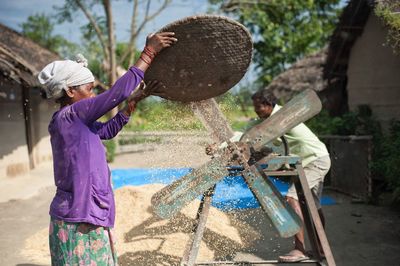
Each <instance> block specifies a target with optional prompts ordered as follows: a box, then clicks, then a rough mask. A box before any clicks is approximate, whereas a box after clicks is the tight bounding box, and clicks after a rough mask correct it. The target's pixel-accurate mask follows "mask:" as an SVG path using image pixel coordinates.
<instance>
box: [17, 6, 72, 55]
mask: <svg viewBox="0 0 400 266" xmlns="http://www.w3.org/2000/svg"><path fill="white" fill-rule="evenodd" d="M20 26H21V28H22V32H21V33H22V34H23V35H25V36H26V37H28V38H30V39H31V40H33V41H34V42H36V43H38V44H40V45H42V46H43V47H45V48H47V49H49V50H50V51H53V52H55V53H58V54H60V55H61V56H66V55H69V54H71V53H73V52H74V51H75V50H76V49H77V45H75V44H73V43H71V42H68V41H67V40H66V39H65V38H64V37H62V36H61V35H55V34H54V33H53V31H54V22H53V21H52V20H51V18H50V17H49V16H46V15H45V14H35V15H32V16H29V17H28V19H27V21H26V22H24V23H22V24H21V25H20Z"/></svg>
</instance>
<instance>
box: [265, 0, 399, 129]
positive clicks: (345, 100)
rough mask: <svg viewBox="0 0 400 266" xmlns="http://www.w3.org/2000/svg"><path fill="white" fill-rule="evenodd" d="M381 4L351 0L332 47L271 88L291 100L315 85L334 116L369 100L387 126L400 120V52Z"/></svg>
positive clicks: (294, 68) (284, 75)
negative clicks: (392, 43) (380, 12)
mask: <svg viewBox="0 0 400 266" xmlns="http://www.w3.org/2000/svg"><path fill="white" fill-rule="evenodd" d="M390 2H393V1H385V3H386V4H388V5H390ZM376 4H378V2H376V1H368V0H351V1H349V2H348V3H347V5H346V7H345V8H344V9H343V12H342V14H341V16H340V18H339V22H338V25H337V27H336V29H335V31H334V33H333V35H332V37H331V38H330V41H329V44H328V47H327V48H326V49H323V50H322V51H320V52H318V53H316V54H313V55H310V56H308V57H306V58H303V59H301V60H300V61H298V62H297V63H295V64H293V65H292V66H291V67H290V68H289V69H288V70H287V71H286V72H284V73H282V74H280V75H278V76H277V77H276V78H275V79H274V80H273V81H272V82H271V84H269V86H268V87H266V88H265V90H268V91H272V92H273V93H274V94H276V96H278V97H279V96H281V97H284V99H287V98H290V97H291V95H292V94H293V93H295V92H296V91H299V90H303V89H306V88H312V89H314V90H316V91H317V92H318V93H319V95H320V96H321V99H322V101H323V104H324V107H325V108H326V109H328V110H329V112H330V113H331V114H332V115H340V114H342V113H344V112H346V111H348V110H355V109H357V108H358V106H359V105H369V106H370V107H371V109H372V112H373V114H374V116H375V117H376V118H377V119H378V121H380V122H381V124H382V126H383V128H387V126H388V125H389V122H390V121H391V120H392V119H399V117H400V101H399V100H398V99H399V98H400V75H398V71H399V69H400V56H399V55H398V54H396V53H395V50H394V49H393V47H391V46H390V45H387V36H388V32H389V31H390V30H392V29H390V27H388V25H387V24H386V23H385V22H384V21H383V20H382V19H381V18H379V17H378V16H377V15H376V14H375V12H374V7H375V5H376ZM393 12H396V10H393ZM397 13H398V12H397Z"/></svg>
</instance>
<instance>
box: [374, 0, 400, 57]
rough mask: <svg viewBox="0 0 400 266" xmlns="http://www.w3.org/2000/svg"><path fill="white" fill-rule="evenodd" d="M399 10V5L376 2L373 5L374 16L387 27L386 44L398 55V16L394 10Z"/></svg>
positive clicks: (399, 35)
mask: <svg viewBox="0 0 400 266" xmlns="http://www.w3.org/2000/svg"><path fill="white" fill-rule="evenodd" d="M399 9H400V3H399V2H398V1H393V3H390V2H385V1H377V3H376V5H375V14H376V15H377V16H378V17H379V18H380V19H381V20H382V21H383V23H384V24H385V25H386V26H387V27H388V35H387V43H388V45H390V46H391V47H392V48H393V49H394V51H395V52H396V53H400V15H399V13H398V12H395V10H397V11H398V10H399Z"/></svg>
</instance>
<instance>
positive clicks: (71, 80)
mask: <svg viewBox="0 0 400 266" xmlns="http://www.w3.org/2000/svg"><path fill="white" fill-rule="evenodd" d="M173 36H174V33H172V32H164V33H158V34H152V35H149V36H148V37H147V40H146V46H145V48H144V50H143V52H142V54H141V56H140V58H139V59H138V61H137V62H136V63H135V65H134V66H132V67H131V68H130V69H129V70H128V72H127V73H126V74H125V75H124V76H122V77H121V78H120V79H118V80H117V82H116V83H115V84H114V85H113V86H112V88H110V89H109V90H108V91H106V92H104V93H102V94H100V95H97V96H96V95H95V94H94V92H93V86H94V77H93V75H92V73H91V72H90V70H89V69H88V68H86V66H85V62H84V61H85V60H83V58H80V60H78V62H73V61H70V60H63V61H55V62H52V63H50V64H49V65H47V66H46V67H45V68H44V69H43V70H42V71H41V72H40V73H39V76H38V78H39V81H40V82H41V84H43V85H44V89H45V92H46V95H47V97H48V98H54V99H55V100H56V102H57V103H59V104H60V110H58V111H57V112H55V113H54V115H53V117H52V120H51V121H50V124H49V132H50V136H51V146H52V151H53V161H54V180H55V185H56V187H57V192H56V195H55V197H54V199H53V201H52V203H51V205H50V216H51V219H50V228H49V234H50V236H49V241H50V253H51V260H52V265H116V264H117V256H116V252H115V249H114V246H113V240H112V236H111V232H110V228H112V227H113V226H114V219H115V204H114V195H113V191H112V188H111V182H110V171H109V168H108V166H107V162H106V155H105V149H104V146H103V145H102V142H101V139H110V138H113V137H114V136H115V135H117V133H118V132H119V131H120V130H121V128H122V127H123V126H124V125H125V124H126V123H127V122H128V120H129V116H130V113H131V112H132V111H133V109H134V107H135V105H136V103H137V102H138V101H140V100H141V99H143V98H145V97H146V96H147V95H148V94H147V92H148V89H150V90H152V89H157V87H158V86H160V85H159V84H156V83H153V84H151V85H150V86H149V87H150V88H147V89H141V88H139V89H137V90H135V92H134V93H133V94H132V96H130V95H131V93H132V92H133V90H134V89H135V88H136V87H137V86H138V84H139V83H140V82H141V81H142V79H143V75H144V72H145V71H146V69H147V68H148V67H149V65H150V64H151V61H152V60H153V58H154V57H155V56H156V54H157V53H158V52H160V51H161V50H162V49H164V48H166V47H169V46H171V45H172V44H173V43H175V42H176V41H177V39H176V38H174V37H173ZM129 96H130V97H129ZM128 97H129V99H128V105H127V106H128V107H127V108H125V109H124V110H122V111H121V112H119V113H118V114H117V115H116V116H115V117H114V118H112V119H111V120H109V121H107V122H105V123H100V122H96V120H97V119H99V118H100V117H102V116H103V115H104V114H106V113H107V112H109V111H110V110H111V109H113V108H114V107H116V106H118V105H119V104H120V103H122V102H123V101H124V100H126V99H127V98H128Z"/></svg>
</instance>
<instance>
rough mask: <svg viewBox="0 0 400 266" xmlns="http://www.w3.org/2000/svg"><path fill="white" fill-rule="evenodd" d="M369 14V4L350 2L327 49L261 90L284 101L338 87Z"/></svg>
mask: <svg viewBox="0 0 400 266" xmlns="http://www.w3.org/2000/svg"><path fill="white" fill-rule="evenodd" d="M370 11H371V1H368V0H351V1H349V2H348V4H347V6H346V7H345V8H344V9H343V12H342V14H341V16H340V18H339V23H338V25H337V27H336V29H335V31H334V33H333V34H332V37H331V39H330V42H329V46H328V48H325V49H323V50H321V51H319V52H317V53H315V54H312V55H309V56H307V57H305V58H303V59H301V60H299V61H298V62H297V63H295V64H293V65H292V66H291V67H290V68H289V69H288V70H286V71H285V72H283V73H281V74H280V75H278V76H277V77H275V78H274V80H273V81H272V82H271V83H270V84H269V86H267V87H266V88H265V89H264V90H267V91H272V92H273V93H274V95H275V96H277V97H278V98H283V100H287V99H290V98H291V97H292V95H293V94H295V93H296V92H298V91H302V90H304V89H308V88H310V89H314V90H315V91H317V92H321V91H323V90H326V89H327V88H328V87H329V86H330V84H332V83H336V84H337V83H341V79H344V78H345V77H346V72H347V65H348V60H349V55H350V51H351V48H352V47H353V44H354V42H355V41H356V39H357V38H358V37H359V36H360V35H361V33H362V31H363V29H364V26H365V23H366V21H367V19H368V16H369V13H370ZM343 84H345V83H343Z"/></svg>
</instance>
